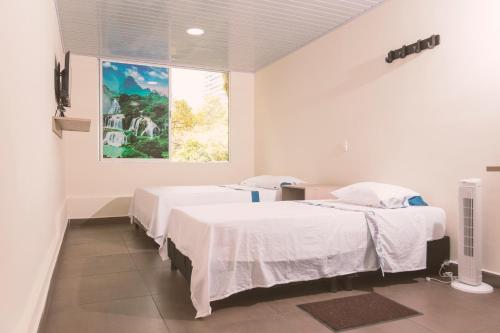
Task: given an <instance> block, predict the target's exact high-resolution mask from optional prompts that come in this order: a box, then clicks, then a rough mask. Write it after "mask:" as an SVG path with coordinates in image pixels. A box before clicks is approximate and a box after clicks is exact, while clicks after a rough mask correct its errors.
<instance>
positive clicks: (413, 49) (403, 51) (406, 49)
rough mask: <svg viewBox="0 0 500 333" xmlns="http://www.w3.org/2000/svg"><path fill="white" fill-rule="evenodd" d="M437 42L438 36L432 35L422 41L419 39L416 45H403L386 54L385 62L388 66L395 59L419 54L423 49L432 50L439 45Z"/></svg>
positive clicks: (438, 40)
mask: <svg viewBox="0 0 500 333" xmlns="http://www.w3.org/2000/svg"><path fill="white" fill-rule="evenodd" d="M439 42H440V38H439V35H432V36H430V37H429V38H427V39H423V40H420V39H419V40H418V41H417V42H416V43H413V44H410V45H403V47H401V48H400V49H397V50H392V51H389V53H387V57H386V58H385V61H386V62H387V63H389V64H390V63H391V62H393V61H394V60H396V59H400V58H401V59H403V58H405V57H406V56H407V55H410V54H413V53H420V52H421V51H423V50H425V49H433V48H434V47H435V46H437V45H439Z"/></svg>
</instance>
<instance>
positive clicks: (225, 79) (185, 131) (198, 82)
mask: <svg viewBox="0 0 500 333" xmlns="http://www.w3.org/2000/svg"><path fill="white" fill-rule="evenodd" d="M170 74H171V79H172V86H171V89H172V90H171V93H172V96H171V98H172V101H173V103H172V105H171V112H172V117H171V124H170V126H171V127H170V129H171V136H170V140H171V148H170V153H171V156H170V158H171V159H172V160H174V161H193V162H209V161H228V160H229V150H228V141H229V131H228V120H229V119H228V116H229V115H228V114H229V98H228V93H229V76H228V73H222V72H209V71H200V70H192V69H184V68H171V73H170Z"/></svg>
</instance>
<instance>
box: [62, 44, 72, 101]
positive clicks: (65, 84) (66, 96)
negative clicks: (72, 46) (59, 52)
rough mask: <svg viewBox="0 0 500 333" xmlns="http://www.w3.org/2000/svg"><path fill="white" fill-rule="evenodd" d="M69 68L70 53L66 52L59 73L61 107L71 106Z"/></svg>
mask: <svg viewBox="0 0 500 333" xmlns="http://www.w3.org/2000/svg"><path fill="white" fill-rule="evenodd" d="M70 90H71V66H70V52H69V51H68V52H66V54H65V56H64V69H63V70H62V71H61V97H60V103H61V104H62V106H65V107H70V106H71V98H70V96H71V92H70Z"/></svg>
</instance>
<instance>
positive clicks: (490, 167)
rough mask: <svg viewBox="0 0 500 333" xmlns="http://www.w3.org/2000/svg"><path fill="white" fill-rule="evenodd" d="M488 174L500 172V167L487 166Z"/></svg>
mask: <svg viewBox="0 0 500 333" xmlns="http://www.w3.org/2000/svg"><path fill="white" fill-rule="evenodd" d="M486 171H487V172H500V166H487V167H486Z"/></svg>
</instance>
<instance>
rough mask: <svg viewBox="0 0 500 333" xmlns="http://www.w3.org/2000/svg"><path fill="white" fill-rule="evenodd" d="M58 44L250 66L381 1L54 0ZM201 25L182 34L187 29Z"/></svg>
mask: <svg viewBox="0 0 500 333" xmlns="http://www.w3.org/2000/svg"><path fill="white" fill-rule="evenodd" d="M55 1H56V3H57V7H58V12H59V22H60V25H61V32H62V38H63V44H64V48H65V49H66V50H71V51H72V52H73V53H76V54H83V55H91V56H95V57H106V58H115V59H126V60H137V61H139V62H149V63H159V64H169V65H178V66H190V67H200V68H210V69H222V70H234V71H245V72H254V71H256V70H258V69H259V68H262V67H264V66H266V65H268V64H270V63H272V62H273V61H275V60H277V59H279V58H281V57H283V56H285V55H287V54H288V53H290V52H292V51H294V50H296V49H298V48H300V47H301V46H303V45H305V44H307V43H309V42H310V41H312V40H314V39H316V38H318V37H320V36H322V35H324V34H326V33H328V32H329V31H331V30H333V29H335V28H336V27H338V26H339V25H341V24H343V23H345V22H346V21H348V20H351V19H352V18H354V17H356V16H358V15H360V14H362V13H364V12H365V11H367V10H369V9H370V8H372V7H374V6H376V5H378V4H380V3H381V2H383V0H55ZM192 27H198V28H202V29H203V30H204V31H205V34H204V35H202V36H190V35H188V34H187V33H186V30H187V29H188V28H192Z"/></svg>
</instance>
